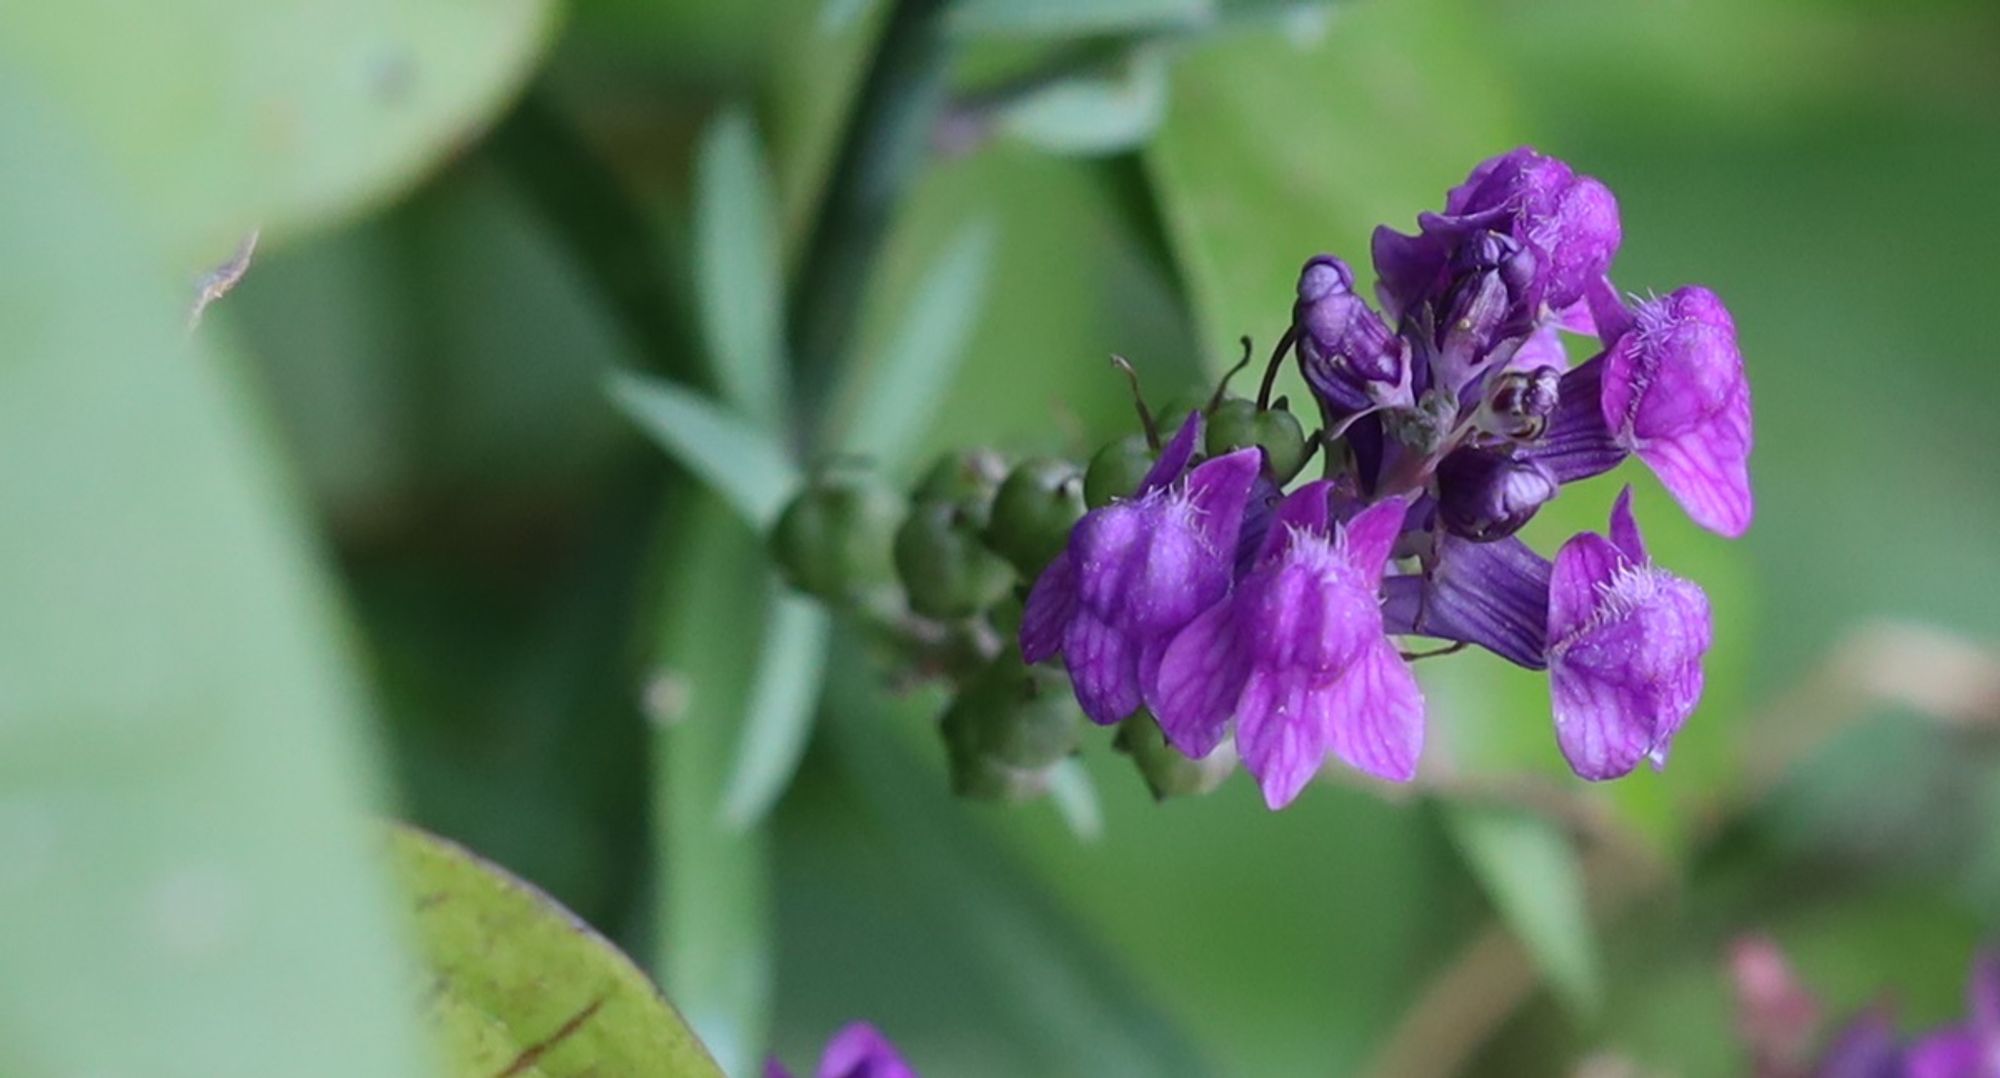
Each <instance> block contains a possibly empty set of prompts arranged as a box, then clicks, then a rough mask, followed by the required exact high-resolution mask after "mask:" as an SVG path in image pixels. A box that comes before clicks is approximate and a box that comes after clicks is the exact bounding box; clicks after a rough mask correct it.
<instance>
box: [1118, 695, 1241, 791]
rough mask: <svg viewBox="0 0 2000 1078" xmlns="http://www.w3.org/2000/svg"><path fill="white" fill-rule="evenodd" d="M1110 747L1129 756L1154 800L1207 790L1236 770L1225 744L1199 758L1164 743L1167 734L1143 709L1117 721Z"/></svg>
mask: <svg viewBox="0 0 2000 1078" xmlns="http://www.w3.org/2000/svg"><path fill="white" fill-rule="evenodd" d="M1111 747H1112V748H1115V749H1117V750H1118V751H1119V752H1122V753H1125V754H1126V755H1127V756H1130V757H1131V758H1132V762H1133V763H1134V764H1136V765H1137V766H1138V768H1139V775H1140V777H1141V778H1144V779H1145V780H1146V788H1147V789H1149V790H1151V791H1153V798H1154V799H1155V800H1158V801H1164V800H1166V799H1167V798H1169V797H1180V796H1184V795H1189V794H1205V793H1208V792H1209V791H1211V790H1213V789H1215V788H1216V787H1217V786H1220V785H1221V784H1222V780H1223V779H1225V778H1228V777H1229V773H1230V772H1231V771H1233V770H1235V769H1236V749H1235V746H1234V745H1231V744H1228V743H1225V744H1223V745H1222V746H1221V747H1219V748H1217V749H1216V750H1215V751H1214V752H1211V753H1209V754H1208V755H1207V756H1205V757H1203V758H1202V759H1199V760H1190V759H1188V758H1187V757H1185V756H1182V755H1181V754H1180V750H1179V749H1176V748H1174V747H1173V746H1172V745H1169V744H1167V735H1166V734H1164V733H1162V732H1161V730H1160V724H1159V723H1158V722H1157V721H1155V720H1154V718H1153V713H1152V712H1151V711H1149V710H1147V709H1145V708H1140V709H1139V710H1138V711H1136V712H1134V713H1133V714H1132V715H1131V716H1130V717H1128V718H1127V719H1126V720H1125V721H1124V722H1121V723H1119V724H1118V736H1117V737H1115V738H1113V739H1112V741H1111Z"/></svg>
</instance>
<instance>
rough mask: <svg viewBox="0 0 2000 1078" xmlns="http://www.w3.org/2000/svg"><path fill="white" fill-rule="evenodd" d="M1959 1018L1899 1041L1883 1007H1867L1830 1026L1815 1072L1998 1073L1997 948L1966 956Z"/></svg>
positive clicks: (1972, 1076)
mask: <svg viewBox="0 0 2000 1078" xmlns="http://www.w3.org/2000/svg"><path fill="white" fill-rule="evenodd" d="M1969 981H1970V984H1969V985H1968V987H1967V990H1966V1010H1967V1016H1966V1019H1965V1021H1963V1022H1958V1023H1954V1024H1952V1025H1948V1026H1945V1027H1943V1028H1941V1029H1936V1030H1932V1031H1931V1032H1929V1033H1927V1034H1925V1035H1923V1036H1921V1037H1919V1038H1917V1039H1916V1040H1915V1041H1913V1042H1911V1043H1909V1044H1907V1045H1906V1044H1902V1043H1900V1042H1899V1040H1898V1038H1897V1036H1896V1026H1895V1022H1894V1020H1893V1017H1892V1016H1891V1014H1890V1013H1889V1011H1888V1009H1887V1008H1886V1007H1883V1006H1881V1005H1877V1006H1873V1007H1869V1008H1867V1009H1866V1010H1864V1011H1862V1012H1861V1013H1860V1014H1858V1015H1856V1016H1855V1017H1854V1018H1853V1019H1852V1020H1850V1021H1849V1022H1848V1023H1847V1024H1846V1025H1845V1026H1843V1027H1841V1028H1840V1029H1839V1030H1838V1031H1836V1032H1835V1034H1834V1036H1833V1038H1832V1040H1831V1041H1830V1042H1829V1043H1828V1045H1827V1047H1826V1049H1825V1050H1824V1051H1823V1052H1821V1053H1820V1058H1819V1063H1818V1065H1817V1066H1815V1067H1814V1068H1813V1074H1814V1075H1815V1076H1816V1078H2000V953H1996V952H1993V951H1982V952H1981V953H1980V954H1978V955H1976V956H1975V957H1974V958H1973V961H1972V973H1971V976H1970V977H1969Z"/></svg>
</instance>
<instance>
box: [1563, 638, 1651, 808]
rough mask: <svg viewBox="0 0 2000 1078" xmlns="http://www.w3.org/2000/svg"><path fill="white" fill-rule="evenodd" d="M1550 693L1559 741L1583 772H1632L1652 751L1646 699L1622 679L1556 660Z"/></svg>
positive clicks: (1596, 775)
mask: <svg viewBox="0 0 2000 1078" xmlns="http://www.w3.org/2000/svg"><path fill="white" fill-rule="evenodd" d="M1549 695H1550V697H1551V699H1552V700H1553V702H1554V705H1555V716H1556V743H1557V744H1558V745H1560V746H1561V747H1562V753H1563V757H1564V758H1565V759H1567V760H1568V761H1569V766H1570V769H1571V770H1573V771H1575V772H1576V773H1577V774H1578V775H1579V776H1581V777H1583V778H1586V779H1590V780H1592V781H1598V780H1602V779H1613V778H1617V777H1619V776H1620V775H1625V774H1629V773H1630V772H1631V770H1632V769H1633V768H1634V767H1637V766H1638V765H1639V761H1640V760H1643V759H1645V758H1646V755H1647V753H1650V752H1652V751H1653V749H1654V740H1653V725H1652V723H1651V722H1648V721H1646V719H1645V713H1646V711H1647V700H1646V697H1645V695H1644V694H1643V693H1642V692H1639V691H1636V690H1635V689H1634V688H1633V687H1632V686H1630V685H1627V684H1626V683H1625V682H1624V681H1623V680H1621V679H1617V678H1607V677H1603V676H1600V675H1599V674H1598V673H1597V672H1596V671H1592V670H1584V669H1577V668H1573V667H1569V666H1566V665H1565V664H1563V663H1562V662H1561V661H1560V660H1558V661H1556V662H1554V663H1552V664H1550V666H1549Z"/></svg>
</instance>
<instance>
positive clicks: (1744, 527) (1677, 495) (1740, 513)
mask: <svg viewBox="0 0 2000 1078" xmlns="http://www.w3.org/2000/svg"><path fill="white" fill-rule="evenodd" d="M1750 444H1751V436H1750V387H1749V386H1748V385H1747V384H1746V385H1743V386H1741V387H1740V388H1739V391H1738V392H1737V394H1736V396H1735V397H1734V398H1733V399H1731V400H1730V401H1729V402H1728V403H1727V404H1726V405H1724V406H1723V409H1722V410H1721V411H1720V412H1718V413H1716V415H1715V416H1714V417H1713V418H1711V419H1710V420H1709V421H1708V422H1707V423H1704V424H1702V425H1701V426H1698V427H1696V428H1694V429H1693V430H1690V431H1687V432H1686V433H1684V434H1680V435H1678V436H1675V437H1672V438H1663V439H1659V440H1655V441H1649V442H1641V443H1640V444H1639V446H1638V453H1639V459H1641V460H1643V461H1645V462H1646V465H1647V466H1648V467H1650V468H1652V469H1653V474H1654V475H1657V476H1659V477H1660V483H1661V484H1662V485H1663V486H1665V487H1666V488H1667V490H1668V492H1669V493H1671V494H1673V496H1674V500H1675V501H1678V502H1680V503H1681V508H1683V509H1685V510H1687V514H1688V516H1689V517H1692V518H1693V519H1694V522H1695V523H1697V524H1699V525H1701V526H1702V527H1704V528H1707V529H1708V530H1710V531H1712V532H1716V533H1718V534H1720V535H1726V536H1729V537H1730V538H1732V539H1734V538H1736V537H1737V536H1740V535H1742V534H1743V533H1744V532H1746V531H1748V530H1749V529H1750V517H1751V515H1752V512H1753V511H1754V508H1755V505H1754V502H1753V500H1752V498H1751V494H1750Z"/></svg>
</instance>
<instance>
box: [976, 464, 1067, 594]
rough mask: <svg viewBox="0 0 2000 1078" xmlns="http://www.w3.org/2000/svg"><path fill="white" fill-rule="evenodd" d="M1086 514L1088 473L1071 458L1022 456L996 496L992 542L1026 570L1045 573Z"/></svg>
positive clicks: (989, 533)
mask: <svg viewBox="0 0 2000 1078" xmlns="http://www.w3.org/2000/svg"><path fill="white" fill-rule="evenodd" d="M1082 516H1083V477H1082V476H1080V475H1078V474H1077V471H1076V466H1075V465H1074V464H1071V463H1070V462H1068V461H1066V460H1055V459H1051V458H1037V459H1034V460H1026V461H1022V462H1021V463H1020V464H1019V465H1017V466H1016V467H1015V468H1014V471H1013V472H1012V473H1011V474H1009V475H1008V476H1007V481H1006V482H1004V483H1002V484H1000V490H999V492H998V493H997V494H995V495H994V496H993V517H992V519H991V520H989V521H988V522H987V525H986V545H987V546H989V547H991V548H992V549H993V552H994V553H996V554H998V555H1000V556H1001V557H1003V558H1005V559H1007V560H1008V561H1009V562H1011V563H1013V566H1014V568H1016V569H1019V570H1020V571H1021V573H1022V574H1023V575H1025V576H1034V575H1036V574H1038V573H1040V572H1041V571H1042V569H1043V567H1045V566H1047V565H1048V563H1049V562H1051V561H1054V560H1055V556H1056V555H1057V554H1060V553H1062V549H1063V546H1064V544H1066V543H1068V542H1069V530H1070V529H1071V528H1072V527H1074V526H1075V525H1076V522H1077V520H1078V519H1079V518H1081V517H1082Z"/></svg>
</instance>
